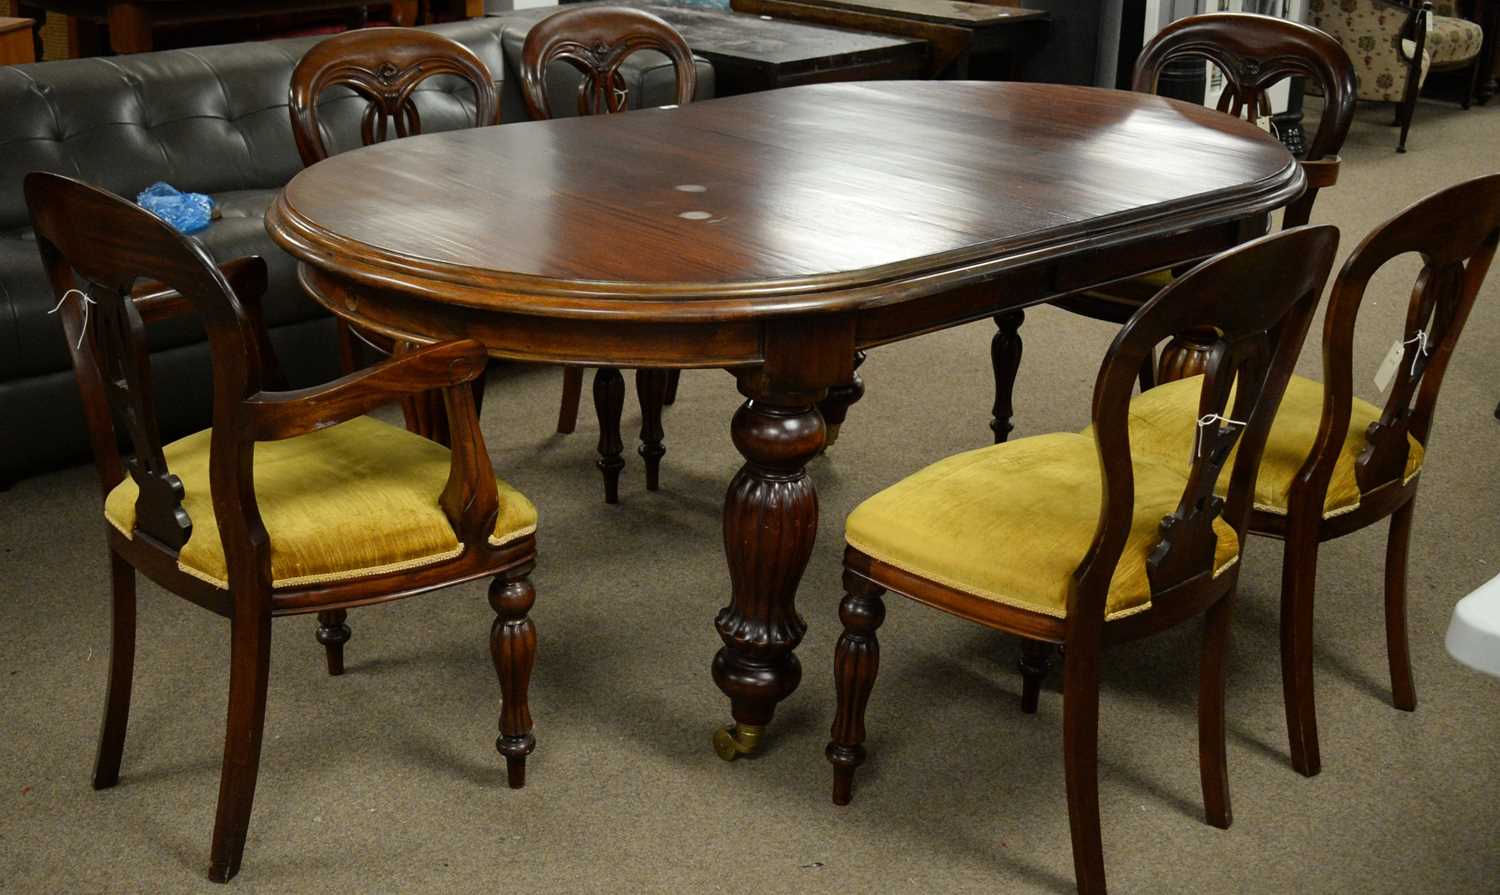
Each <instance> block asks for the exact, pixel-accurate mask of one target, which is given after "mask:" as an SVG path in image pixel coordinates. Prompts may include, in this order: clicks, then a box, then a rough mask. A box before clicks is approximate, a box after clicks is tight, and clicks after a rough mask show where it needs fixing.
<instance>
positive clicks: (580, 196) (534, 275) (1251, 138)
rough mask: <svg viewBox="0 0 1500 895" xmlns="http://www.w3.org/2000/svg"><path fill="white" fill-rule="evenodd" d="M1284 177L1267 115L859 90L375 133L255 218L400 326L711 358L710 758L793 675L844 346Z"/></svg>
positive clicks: (514, 353)
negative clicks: (381, 137) (718, 424)
mask: <svg viewBox="0 0 1500 895" xmlns="http://www.w3.org/2000/svg"><path fill="white" fill-rule="evenodd" d="M955 109H962V110H963V113H962V114H954V111H953V110H955ZM893 110H895V111H897V112H899V115H900V119H899V121H894V120H893V119H892V114H893ZM1017 122H1025V126H1024V127H1022V126H1018V125H1017ZM898 125H899V126H898ZM663 134H671V135H672V137H671V139H663V136H662V135H663ZM1183 157H1192V158H1194V159H1195V160H1196V162H1197V163H1196V164H1194V165H1193V166H1191V167H1184V166H1182V165H1181V164H1178V160H1180V159H1181V158H1183ZM515 159H544V160H545V164H529V165H517V164H515V163H514V160H515ZM1084 160H1087V162H1088V164H1089V165H1090V166H1091V174H1090V177H1089V178H1088V180H1087V181H1086V182H1085V181H1080V180H1079V179H1078V178H1077V177H1076V176H1075V174H1076V172H1077V170H1078V165H1080V164H1081V163H1083V161H1084ZM413 170H420V171H425V172H427V176H426V177H424V178H422V179H417V178H412V177H409V176H406V172H410V171H413ZM477 172H482V176H481V175H480V173H477ZM1305 184H1306V180H1305V177H1304V175H1303V172H1302V168H1301V167H1300V166H1299V165H1298V164H1297V163H1296V160H1295V159H1293V158H1292V156H1291V155H1290V154H1289V153H1287V151H1286V149H1285V148H1283V147H1282V146H1281V144H1280V143H1278V142H1277V141H1276V140H1275V139H1273V138H1272V137H1271V136H1270V135H1268V134H1266V133H1264V132H1262V131H1260V130H1258V129H1256V128H1254V127H1252V126H1250V125H1249V124H1246V123H1245V122H1242V121H1236V120H1234V119H1232V118H1229V117H1228V116H1225V115H1220V114H1217V113H1215V112H1214V111H1212V110H1210V109H1205V108H1202V107H1201V106H1189V105H1186V104H1183V103H1179V102H1175V101H1172V100H1166V99H1162V98H1160V97H1154V96H1148V95H1145V94H1139V93H1122V92H1120V91H1116V90H1100V89H1094V88H1087V87H1066V86H1059V85H1047V84H1021V83H1012V82H975V81H904V82H878V81H877V82H867V83H860V84H817V85H810V86H804V87H797V88H793V89H789V90H777V91H771V92H767V93H755V94H749V95H746V96H736V97H731V98H728V99H719V100H715V101H714V102H711V103H694V104H690V105H686V106H682V107H680V108H675V109H652V110H643V111H640V112H633V113H631V114H628V115H618V116H609V117H607V118H606V117H591V118H570V119H565V120H564V119H559V120H556V121H549V122H537V123H535V124H530V125H527V126H525V127H498V128H481V129H478V130H470V131H455V132H451V133H445V134H433V135H429V136H426V137H423V138H422V139H420V140H408V141H396V142H393V143H387V144H383V145H379V146H372V147H370V148H368V149H364V150H361V151H359V152H353V153H345V154H343V155H336V156H334V157H333V158H330V159H328V160H327V161H325V162H322V163H320V164H318V165H314V166H313V167H311V168H308V169H307V170H305V171H303V172H302V173H300V174H298V175H297V176H296V177H295V178H294V179H293V180H292V181H291V183H289V184H288V185H287V187H286V189H284V190H283V191H282V193H281V194H280V196H279V197H278V198H277V200H276V202H275V203H274V204H273V205H272V207H271V209H270V210H269V211H268V213H267V218H266V226H267V229H268V230H269V231H270V233H271V235H272V237H273V238H274V239H275V240H276V241H277V243H278V244H280V245H281V246H283V247H284V248H285V249H286V250H287V251H288V252H290V253H291V254H292V255H294V256H295V257H297V258H298V259H300V260H301V261H302V270H301V278H302V282H303V284H304V285H305V286H306V287H307V288H308V289H309V291H310V292H311V294H312V295H313V296H314V297H315V298H316V299H317V300H318V301H320V302H322V303H323V304H324V305H325V306H327V307H328V308H329V309H330V310H332V311H333V312H334V313H336V314H338V315H340V316H343V317H347V318H348V319H349V320H351V321H352V322H355V323H357V324H359V325H360V326H363V327H367V328H371V329H375V330H377V331H380V332H383V333H386V334H387V335H390V336H392V337H395V338H411V339H421V340H441V339H446V338H449V337H450V336H451V335H453V334H455V333H462V334H463V335H464V336H466V337H469V338H475V339H478V340H480V341H481V342H483V343H484V344H485V345H486V347H488V348H489V350H490V353H491V354H492V355H493V356H495V357H505V358H514V359H516V360H522V361H530V362H537V363H548V364H568V365H574V366H595V367H601V366H604V367H608V366H617V367H642V366H645V367H676V368H683V369H686V368H726V369H729V370H730V371H731V372H732V373H733V375H734V376H735V378H736V379H737V380H738V385H739V390H740V392H741V394H743V395H744V396H745V397H746V399H747V400H746V401H745V403H744V404H742V405H741V406H740V408H739V410H738V411H736V412H735V414H734V419H733V422H732V423H731V425H730V435H731V438H732V440H733V442H734V445H735V447H736V448H737V449H738V450H739V452H740V454H741V455H742V456H743V457H744V458H745V463H744V466H743V467H742V468H741V469H740V471H739V472H738V473H737V474H736V475H735V476H734V479H733V481H732V482H731V483H730V486H729V489H728V492H727V493H726V495H725V502H724V539H723V545H724V550H725V552H726V554H727V559H728V563H729V577H730V582H731V590H732V597H731V600H730V603H729V605H727V606H725V607H724V608H723V609H722V610H721V611H720V612H719V614H718V617H717V619H716V620H715V627H716V628H717V630H718V633H719V636H720V638H721V639H722V641H723V648H722V649H721V650H719V653H718V655H717V656H716V657H715V659H714V665H713V676H714V680H715V682H716V683H717V684H718V685H719V687H720V689H721V690H723V691H724V693H725V694H726V695H727V696H728V697H729V699H730V703H731V709H732V712H733V716H734V720H735V725H736V726H735V727H734V728H732V729H726V730H724V731H721V732H720V734H719V737H718V740H719V745H720V746H721V747H722V748H725V749H726V751H727V754H729V755H731V756H732V755H734V754H738V753H739V752H741V751H745V750H747V749H750V748H753V746H752V744H753V742H755V741H757V740H758V739H759V738H760V736H761V733H762V731H763V730H764V728H765V726H766V725H767V724H768V723H769V722H770V720H771V717H772V715H773V714H774V713H775V710H776V706H777V704H778V703H780V702H781V701H782V700H783V699H785V698H786V697H788V696H789V695H791V693H792V692H793V691H794V690H795V689H796V688H797V685H798V683H799V681H800V679H801V674H802V672H801V665H800V664H799V663H798V661H797V657H796V655H795V653H794V650H795V649H796V647H797V644H798V643H799V642H800V641H801V639H802V635H803V632H804V630H805V628H806V625H805V623H804V622H803V620H802V617H801V616H800V615H798V613H797V609H796V605H795V603H796V593H797V585H798V582H799V581H800V580H801V577H802V572H803V569H804V568H805V567H806V565H807V561H808V557H809V555H810V553H811V551H812V545H813V537H814V534H815V532H816V531H817V520H818V502H817V496H816V494H815V492H814V489H813V483H812V480H811V479H810V478H809V477H808V475H807V471H806V467H807V464H808V463H809V462H810V461H811V460H812V459H813V458H814V457H816V456H817V455H818V452H819V451H820V450H821V449H822V447H823V445H824V443H825V440H826V437H827V432H826V428H825V424H824V420H823V417H822V415H821V414H820V413H819V412H818V410H817V403H818V401H819V400H820V399H821V398H823V396H824V394H825V393H826V392H827V391H828V389H829V388H830V387H832V386H835V385H840V384H843V383H848V382H851V381H852V375H853V371H852V369H851V367H852V366H853V358H854V353H855V351H856V349H866V348H872V347H875V346H878V345H882V344H885V343H888V342H894V341H898V340H901V339H906V338H910V337H912V336H915V335H918V334H920V333H925V332H931V331H933V330H937V329H942V328H944V327H949V326H956V325H958V324H962V323H967V322H971V321H975V320H980V319H985V318H988V317H992V316H993V315H995V314H996V313H998V312H1001V311H1004V310H1007V309H1011V308H1019V307H1023V306H1026V305H1031V304H1036V303H1039V302H1043V301H1046V300H1047V299H1049V298H1052V297H1053V296H1055V295H1058V294H1060V293H1066V292H1073V291H1076V290H1078V289H1082V288H1086V287H1088V286H1091V285H1094V284H1097V283H1104V282H1110V281H1113V280H1118V279H1121V278H1123V277H1126V276H1131V275H1134V274H1139V273H1142V272H1144V271H1148V270H1157V269H1160V268H1162V267H1165V266H1170V265H1171V264H1174V263H1178V262H1180V261H1185V260H1188V259H1192V258H1201V257H1204V256H1206V255H1209V254H1213V253H1215V252H1218V251H1221V250H1223V249H1226V248H1229V247H1231V246H1234V245H1237V244H1239V243H1241V242H1244V241H1246V240H1247V239H1248V238H1250V236H1252V235H1258V234H1260V233H1264V232H1265V216H1266V215H1267V214H1269V213H1270V212H1271V211H1272V210H1273V209H1276V208H1279V207H1281V206H1283V205H1285V204H1286V203H1287V202H1290V201H1292V200H1293V199H1295V198H1296V197H1297V196H1298V195H1300V194H1301V193H1302V191H1303V188H1304V186H1305ZM356 185H357V187H358V188H357V189H356V188H355V186H356ZM584 185H586V188H585V186H584ZM683 185H693V186H701V187H702V188H703V189H702V190H701V191H696V190H695V191H691V192H687V191H683V190H680V189H678V187H679V186H683ZM954 197H969V198H970V199H971V200H972V201H955V198H954ZM496 220H528V221H545V222H546V226H536V227H521V228H508V229H498V230H497V228H495V227H494V225H493V222H494V221H496ZM601 237H607V238H601ZM415 259H420V260H415ZM680 621H681V620H674V621H673V622H672V623H674V624H675V623H680Z"/></svg>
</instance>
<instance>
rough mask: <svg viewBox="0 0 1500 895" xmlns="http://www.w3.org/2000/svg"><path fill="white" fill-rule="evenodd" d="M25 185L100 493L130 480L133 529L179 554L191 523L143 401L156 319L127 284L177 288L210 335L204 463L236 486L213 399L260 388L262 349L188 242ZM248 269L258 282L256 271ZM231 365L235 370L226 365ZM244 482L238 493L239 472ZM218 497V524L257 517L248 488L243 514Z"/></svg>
mask: <svg viewBox="0 0 1500 895" xmlns="http://www.w3.org/2000/svg"><path fill="white" fill-rule="evenodd" d="M24 189H25V194H26V202H27V205H28V206H29V207H30V209H31V219H32V223H33V225H34V227H35V229H36V238H37V246H38V249H39V250H40V252H41V255H42V261H43V264H44V265H45V266H46V269H47V274H48V277H49V279H50V280H51V283H52V288H53V291H54V293H55V294H56V296H57V297H58V313H59V314H60V315H61V317H62V322H63V329H64V333H65V335H66V338H67V341H68V349H69V351H70V352H71V354H72V360H73V369H74V374H75V376H76V377H77V379H78V382H79V386H80V390H81V392H82V394H83V398H84V413H85V416H86V417H87V421H88V424H89V425H88V428H89V437H90V439H91V440H92V442H93V447H94V454H95V458H96V462H97V463H98V466H99V473H100V480H101V485H102V487H103V489H104V492H105V493H106V494H108V493H109V491H110V490H112V489H113V488H114V486H115V485H117V484H119V483H120V481H121V480H122V479H123V478H124V476H125V475H127V474H128V475H129V476H130V477H131V478H132V479H133V480H134V481H135V483H136V485H137V486H138V487H139V489H140V491H139V496H138V498H137V500H136V528H137V529H138V530H139V531H141V532H144V533H145V534H147V535H149V536H150V537H152V538H154V539H155V540H157V541H159V542H161V543H162V544H164V545H166V546H167V547H170V548H172V549H178V548H181V547H182V545H183V544H185V543H186V542H187V539H188V537H189V535H191V533H192V520H191V519H190V518H189V517H188V514H187V512H186V511H185V510H184V509H183V507H182V500H183V497H184V490H183V485H182V482H181V480H180V479H178V477H177V476H176V475H174V474H173V473H172V472H171V470H169V469H168V468H167V462H166V458H165V456H164V455H163V452H162V444H161V437H160V434H159V431H158V427H157V420H156V413H155V406H154V402H153V398H152V387H151V363H150V351H149V347H148V345H147V341H146V324H147V323H148V322H150V320H151V319H154V318H153V317H152V316H151V314H154V313H155V311H154V310H152V309H153V308H155V307H156V306H154V305H152V304H151V303H150V302H151V299H149V298H147V299H142V298H140V297H138V294H137V293H136V291H135V289H136V286H137V284H138V283H140V282H150V283H152V284H153V286H155V287H157V288H158V291H159V292H160V293H163V294H164V293H165V292H166V291H167V290H175V293H176V295H174V296H173V299H172V300H174V301H176V302H178V305H179V308H178V309H177V310H180V309H181V308H180V305H181V303H182V302H186V303H187V304H188V305H190V306H191V309H192V310H193V311H196V312H197V315H198V316H199V318H200V319H201V320H202V321H203V323H204V325H205V328H206V329H207V331H208V335H209V342H210V347H211V349H212V353H213V357H214V383H213V385H214V417H215V419H214V424H215V430H216V431H215V439H216V441H215V444H214V447H213V459H212V461H211V462H212V463H213V464H214V465H215V466H216V467H218V466H220V465H225V466H230V467H236V468H235V470H234V472H233V473H230V474H229V478H228V479H227V481H231V482H234V481H236V480H237V479H238V478H239V476H238V472H239V470H238V468H237V467H238V464H237V463H236V456H235V453H236V452H235V450H234V445H233V444H229V445H228V446H227V447H228V449H227V450H224V451H222V453H223V454H224V456H222V457H221V456H220V454H221V447H220V444H219V441H218V438H219V432H218V430H219V429H220V427H221V425H222V428H223V431H224V432H226V433H231V432H232V431H233V420H232V419H230V418H228V413H229V407H228V406H226V402H225V401H224V400H223V399H224V398H225V397H226V396H233V398H234V399H235V401H237V400H239V399H242V398H243V397H246V396H248V395H249V394H252V393H253V392H255V391H257V390H259V388H260V380H261V375H260V370H261V367H262V365H263V362H265V361H263V358H264V353H265V352H266V351H267V350H269V349H268V348H267V347H266V346H263V345H262V344H261V343H260V342H259V341H257V340H256V339H255V338H254V337H253V336H252V335H251V334H250V321H249V318H248V317H247V315H246V312H245V310H244V309H243V308H242V306H241V305H240V303H239V301H238V300H237V298H236V296H235V293H234V290H233V289H232V288H231V287H230V285H229V283H228V282H227V281H226V280H225V278H224V275H223V274H222V273H221V272H220V270H219V269H218V268H217V267H215V266H214V264H213V262H212V261H211V260H209V258H208V256H207V255H206V254H205V253H204V250H203V248H202V247H201V246H200V245H199V244H198V243H197V242H195V241H193V240H191V239H188V238H187V237H184V236H182V235H181V234H179V233H177V232H176V231H174V230H173V229H172V228H171V227H170V226H168V225H167V224H166V223H165V222H163V221H161V220H160V219H158V218H157V217H156V216H155V215H152V214H151V213H150V212H147V211H145V210H144V209H141V208H138V207H136V206H135V205H133V204H131V203H130V202H127V201H126V200H124V199H121V198H120V197H118V196H115V195H113V194H110V193H107V192H105V191H103V190H99V189H96V188H94V187H91V186H88V185H87V184H84V183H81V182H79V181H76V180H73V179H70V178H66V177H62V176H59V175H55V174H48V173H43V172H33V173H31V174H28V175H27V176H26V180H25V185H24ZM254 261H255V264H256V265H257V266H258V270H259V276H260V282H262V283H263V282H264V276H265V273H264V264H263V263H262V262H260V260H259V259H254ZM179 296H180V297H179ZM143 307H145V308H146V309H147V310H146V312H145V313H143ZM174 312H175V310H174ZM162 316H165V314H163V315H162ZM233 358H239V359H241V361H242V362H241V363H239V364H235V363H232V362H229V361H230V360H231V359H233ZM272 365H273V366H274V364H272ZM233 403H234V402H228V404H229V405H232V404H233ZM117 435H123V436H125V439H126V441H127V442H128V445H129V449H130V454H129V455H128V456H127V457H124V458H122V457H121V456H120V453H119V449H118V447H117V444H118V442H117V441H116V438H117ZM228 437H231V438H232V437H233V436H232V435H230V436H228ZM243 479H244V481H243V484H244V486H245V489H246V490H248V489H249V487H250V482H249V473H248V471H246V472H245V474H244V477H243ZM239 497H241V498H243V497H244V495H243V494H241V495H239ZM221 498H222V499H226V500H235V496H232V495H223V496H221V495H218V494H215V495H214V502H215V512H216V514H217V515H218V516H219V517H220V519H221V520H223V519H225V518H231V517H234V516H236V515H240V516H241V517H244V515H245V514H249V516H250V517H254V518H256V519H258V516H257V515H256V510H255V501H254V495H253V492H252V493H250V494H249V497H248V502H246V503H243V506H242V507H234V508H232V509H231V508H230V507H226V506H221V505H220V500H221ZM221 524H223V523H222V522H221Z"/></svg>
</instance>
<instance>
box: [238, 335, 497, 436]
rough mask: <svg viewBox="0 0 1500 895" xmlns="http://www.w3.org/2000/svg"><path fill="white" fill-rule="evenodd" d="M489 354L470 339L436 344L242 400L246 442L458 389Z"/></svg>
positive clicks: (477, 371)
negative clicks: (409, 398)
mask: <svg viewBox="0 0 1500 895" xmlns="http://www.w3.org/2000/svg"><path fill="white" fill-rule="evenodd" d="M488 359H489V356H488V355H487V354H485V351H484V348H483V347H482V346H481V345H480V344H479V343H478V342H475V341H473V340H472V339H465V340H463V341H458V342H440V343H438V344H436V345H430V346H428V347H426V348H422V349H419V350H417V351H414V352H412V353H410V354H404V355H400V356H397V357H392V358H390V359H389V360H386V361H382V362H381V363H378V364H376V365H374V366H372V367H366V368H365V369H363V370H360V371H358V372H355V373H350V374H349V375H347V376H343V377H340V378H338V379H335V380H333V381H332V382H328V383H324V384H323V385H317V386H313V387H311V388H304V389H297V390H296V391H265V392H259V393H257V394H255V395H252V396H251V397H250V398H249V399H247V400H246V401H245V404H246V405H247V406H248V408H249V411H250V414H249V415H250V418H249V421H248V422H249V428H250V438H251V439H252V440H254V441H279V440H281V439H283V438H294V437H296V436H298V435H306V434H307V433H309V432H316V431H318V430H319V429H326V428H328V427H329V426H333V425H337V424H338V423H342V422H344V421H346V420H350V419H353V418H354V417H357V416H360V415H361V414H364V413H368V412H369V411H371V410H374V409H375V408H376V407H379V406H381V405H383V404H390V403H392V402H393V401H397V400H400V399H401V398H404V397H406V396H407V395H412V394H416V393H418V392H427V391H433V390H436V389H445V388H450V387H452V386H457V385H463V384H465V383H467V382H469V381H470V380H472V379H474V378H476V377H478V376H479V375H480V374H481V373H483V372H484V367H485V362H486V361H487V360H488Z"/></svg>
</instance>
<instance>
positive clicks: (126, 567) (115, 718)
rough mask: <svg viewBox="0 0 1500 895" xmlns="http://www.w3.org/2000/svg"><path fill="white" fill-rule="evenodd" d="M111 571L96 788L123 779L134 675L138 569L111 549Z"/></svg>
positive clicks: (95, 766)
mask: <svg viewBox="0 0 1500 895" xmlns="http://www.w3.org/2000/svg"><path fill="white" fill-rule="evenodd" d="M109 573H110V589H111V596H110V643H109V684H108V685H107V690H106V691H105V699H104V722H103V724H102V725H101V726H100V728H99V751H98V753H97V755H96V757H95V759H94V788H95V789H108V788H109V787H111V786H114V785H115V784H116V783H118V782H120V756H121V755H122V754H123V752H124V750H125V728H126V726H127V724H128V722H129V720H130V687H131V681H132V678H133V677H134V675H135V606H136V601H135V569H134V568H132V567H131V565H130V563H128V562H126V561H125V560H124V559H123V558H122V557H120V555H119V554H117V553H115V552H114V551H113V550H111V551H110V552H109Z"/></svg>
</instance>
